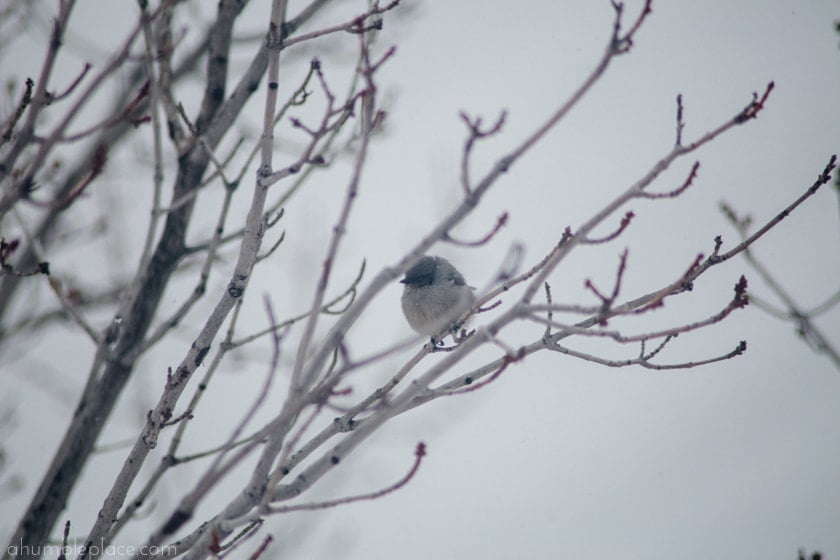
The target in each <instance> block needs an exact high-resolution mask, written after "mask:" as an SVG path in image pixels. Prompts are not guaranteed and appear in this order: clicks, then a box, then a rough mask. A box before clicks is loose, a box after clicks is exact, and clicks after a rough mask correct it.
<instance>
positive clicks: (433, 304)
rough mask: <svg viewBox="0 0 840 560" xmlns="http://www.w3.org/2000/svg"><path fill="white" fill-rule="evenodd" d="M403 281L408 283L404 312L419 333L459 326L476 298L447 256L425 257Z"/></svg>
mask: <svg viewBox="0 0 840 560" xmlns="http://www.w3.org/2000/svg"><path fill="white" fill-rule="evenodd" d="M400 283H401V284H403V285H404V286H405V287H404V289H403V294H402V310H403V314H404V315H405V318H406V320H407V321H408V324H409V326H410V327H411V328H412V329H414V331H415V332H417V333H418V334H422V335H426V336H431V337H434V336H435V335H437V334H440V333H441V331H443V330H444V329H449V330H454V328H457V327H458V325H455V324H454V323H455V321H457V320H458V319H459V318H460V316H461V315H462V314H463V313H464V312H465V311H467V309H469V308H470V306H472V304H473V302H474V301H475V296H474V295H473V292H472V290H473V289H472V288H471V287H470V286H468V285H467V283H466V282H465V281H464V277H463V276H462V275H461V273H460V272H458V270H457V269H456V268H455V267H454V266H452V263H450V262H449V261H448V260H446V259H444V258H443V257H432V256H428V255H427V256H424V257H422V258H421V259H420V260H418V261H417V262H416V263H415V264H414V265H412V266H411V268H409V269H408V270H407V271H406V273H405V278H403V279H402V280H400ZM444 336H445V333H444Z"/></svg>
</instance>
